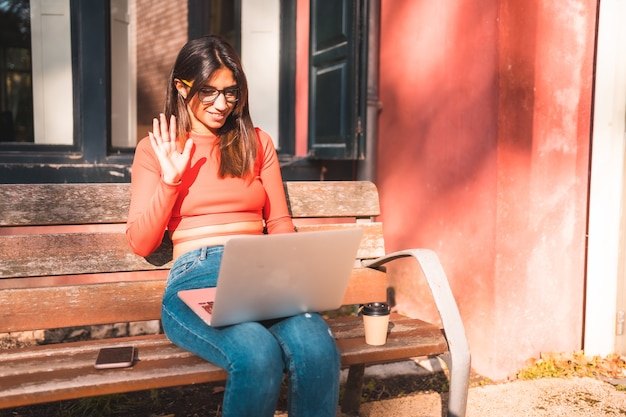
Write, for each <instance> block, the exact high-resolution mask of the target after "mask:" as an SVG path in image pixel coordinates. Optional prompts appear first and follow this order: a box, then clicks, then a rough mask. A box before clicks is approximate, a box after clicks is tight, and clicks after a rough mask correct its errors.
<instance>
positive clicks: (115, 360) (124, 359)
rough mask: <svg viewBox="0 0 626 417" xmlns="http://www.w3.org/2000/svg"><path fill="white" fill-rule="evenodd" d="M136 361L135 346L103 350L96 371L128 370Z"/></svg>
mask: <svg viewBox="0 0 626 417" xmlns="http://www.w3.org/2000/svg"><path fill="white" fill-rule="evenodd" d="M134 360H135V348H134V347H133V346H121V347H114V348H102V349H100V352H98V357H97V358H96V363H95V364H94V366H95V367H96V369H111V368H127V367H129V366H133V362H134Z"/></svg>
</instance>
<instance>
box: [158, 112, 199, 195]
mask: <svg viewBox="0 0 626 417" xmlns="http://www.w3.org/2000/svg"><path fill="white" fill-rule="evenodd" d="M152 130H153V132H149V133H148V136H149V137H150V144H151V145H152V149H154V153H155V154H156V156H157V158H158V160H159V164H160V165H161V173H162V175H163V180H164V181H165V182H166V183H169V184H176V183H178V182H179V181H180V179H181V177H182V176H183V173H184V172H185V170H186V169H187V167H188V166H189V159H190V157H191V148H192V146H193V141H192V140H191V139H187V141H186V142H185V146H184V148H183V151H182V153H181V152H180V151H179V150H178V145H177V142H176V117H175V116H174V115H172V117H171V118H170V122H169V125H168V123H167V119H166V118H165V115H164V114H163V113H161V115H160V116H159V118H158V119H157V118H156V117H155V118H154V119H152Z"/></svg>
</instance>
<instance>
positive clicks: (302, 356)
mask: <svg viewBox="0 0 626 417" xmlns="http://www.w3.org/2000/svg"><path fill="white" fill-rule="evenodd" d="M222 253H223V247H222V246H212V247H208V248H202V249H198V250H194V251H191V252H188V253H185V254H183V255H182V256H180V257H179V258H178V259H177V260H176V261H175V262H174V265H173V267H172V269H171V271H170V274H169V277H168V280H167V285H166V288H165V294H164V296H163V306H162V321H163V329H164V331H165V334H166V335H167V337H168V338H169V339H170V340H171V341H172V342H173V343H174V344H176V345H178V346H180V347H182V348H184V349H186V350H188V351H190V352H192V353H194V354H196V355H198V356H200V357H202V358H204V359H206V360H207V361H210V362H212V363H214V364H216V365H218V366H220V367H222V368H224V369H225V370H226V371H227V372H228V379H227V382H226V392H225V394H224V400H223V406H222V415H223V416H224V417H247V416H251V417H252V416H254V417H265V416H267V417H270V416H273V415H274V411H275V409H276V403H277V400H278V395H279V393H280V388H281V383H282V380H283V373H284V372H285V371H286V372H287V374H288V382H289V384H288V385H289V397H288V408H289V410H288V411H289V415H290V416H292V417H335V415H336V412H337V411H336V410H337V403H338V396H339V371H340V356H339V352H338V350H337V345H336V343H335V340H334V338H333V336H332V334H331V332H330V330H329V328H328V326H327V325H326V323H325V322H324V320H323V319H322V318H321V317H320V316H319V315H318V314H315V313H304V314H299V315H296V316H293V317H288V318H285V319H280V320H271V321H267V322H259V323H257V322H249V323H242V324H237V325H233V326H226V327H217V328H216V327H211V326H208V325H207V324H205V323H204V322H203V321H202V320H201V319H200V318H199V317H198V316H196V314H195V313H193V312H192V311H191V309H189V308H188V307H187V305H185V304H184V303H183V302H182V301H181V300H180V299H179V298H178V296H177V292H178V291H180V290H184V289H194V288H203V287H211V286H215V285H216V284H217V274H218V270H219V265H220V261H221V258H222Z"/></svg>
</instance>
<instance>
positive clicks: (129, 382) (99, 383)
mask: <svg viewBox="0 0 626 417" xmlns="http://www.w3.org/2000/svg"><path fill="white" fill-rule="evenodd" d="M328 323H329V325H330V328H331V330H332V332H333V334H334V335H335V337H336V340H337V344H338V346H339V349H340V351H341V354H342V365H343V366H349V365H353V364H361V363H378V362H386V361H394V360H399V359H405V358H408V357H416V356H422V355H424V354H433V353H434V352H440V353H443V352H445V351H446V350H447V343H446V340H445V338H444V336H443V333H442V331H441V330H440V329H439V328H437V327H436V326H433V325H432V324H429V323H426V322H423V321H421V320H416V319H410V318H408V317H404V316H401V315H397V314H393V315H392V317H391V321H390V323H391V326H390V333H389V337H388V341H387V344H386V345H385V346H382V347H381V346H370V345H367V344H366V343H365V336H364V333H363V326H362V324H361V323H362V319H361V318H360V317H342V318H338V319H329V320H328ZM129 344H132V345H133V346H135V347H136V348H137V351H138V355H137V356H138V359H139V360H138V361H137V362H136V363H135V365H134V366H133V367H132V368H123V369H109V370H96V369H95V368H94V367H93V363H94V361H95V358H96V356H97V352H98V350H99V349H100V348H102V347H114V346H121V345H129ZM226 376H227V375H226V372H225V371H224V370H222V369H221V368H219V367H217V366H215V365H213V364H211V363H208V362H206V361H204V360H202V359H201V358H198V357H197V356H194V355H192V354H191V353H189V352H187V351H185V350H183V349H180V348H178V347H177V346H175V345H173V344H172V343H170V342H169V341H168V340H167V339H166V338H165V337H164V336H163V335H154V336H139V337H134V338H123V339H108V340H98V341H86V342H74V343H66V344H55V345H45V346H35V347H30V348H23V349H14V350H5V351H0V392H1V393H2V395H0V408H9V407H17V406H21V405H28V404H36V403H43V402H50V401H59V400H64V399H72V398H80V397H87V396H94V395H104V394H114V393H122V392H128V391H139V390H147V389H154V388H166V387H172V386H177V385H186V384H196V383H204V382H213V381H221V380H224V379H225V378H226Z"/></svg>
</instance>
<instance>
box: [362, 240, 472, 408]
mask: <svg viewBox="0 0 626 417" xmlns="http://www.w3.org/2000/svg"><path fill="white" fill-rule="evenodd" d="M406 257H412V258H414V259H415V260H416V261H417V263H418V264H419V266H420V268H421V269H422V271H423V273H424V276H425V277H426V281H427V282H428V286H429V287H430V291H431V292H432V295H433V298H434V300H435V304H436V306H437V310H438V311H439V316H440V317H441V322H442V324H443V328H444V331H445V335H446V339H447V340H448V349H449V351H450V363H449V364H448V365H449V368H450V398H449V409H448V416H450V417H452V416H454V417H463V416H465V410H466V405H467V394H468V388H469V377H470V366H471V358H470V350H469V344H468V342H467V337H466V335H465V327H464V326H463V322H462V320H461V314H460V313H459V309H458V307H457V304H456V301H455V300H454V295H453V294H452V290H451V289H450V284H449V283H448V278H447V277H446V273H445V271H444V270H443V267H442V266H441V262H440V261H439V257H438V256H437V254H436V253H435V252H433V251H432V250H428V249H407V250H403V251H398V252H393V253H390V254H388V255H385V256H382V257H380V258H377V259H373V260H366V261H363V265H364V266H366V267H369V268H376V267H379V266H381V265H383V264H385V263H387V262H389V261H392V260H395V259H399V258H406Z"/></svg>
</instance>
